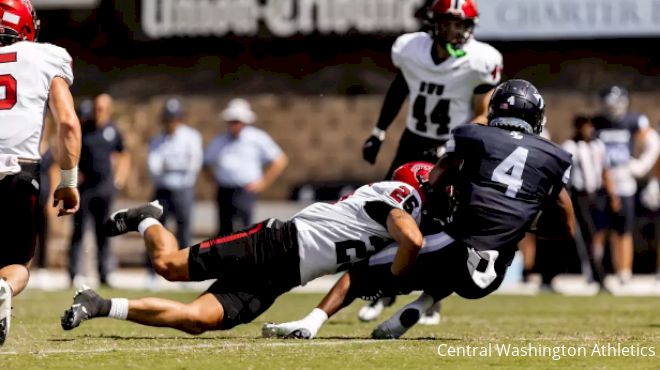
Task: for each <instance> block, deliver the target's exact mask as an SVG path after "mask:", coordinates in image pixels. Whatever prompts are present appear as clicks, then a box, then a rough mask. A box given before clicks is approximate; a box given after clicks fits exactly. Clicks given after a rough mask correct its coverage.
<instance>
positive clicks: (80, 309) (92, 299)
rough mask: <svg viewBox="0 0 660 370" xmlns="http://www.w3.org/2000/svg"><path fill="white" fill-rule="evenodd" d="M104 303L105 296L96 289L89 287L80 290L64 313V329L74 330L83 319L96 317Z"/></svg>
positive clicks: (62, 321) (62, 322)
mask: <svg viewBox="0 0 660 370" xmlns="http://www.w3.org/2000/svg"><path fill="white" fill-rule="evenodd" d="M102 304H103V298H101V296H100V295H98V293H96V292H95V291H93V290H91V289H89V288H86V289H84V290H79V291H78V292H76V295H75V296H74V297H73V304H72V305H71V307H69V309H68V310H66V311H64V315H62V319H61V324H62V329H64V330H72V329H74V328H77V327H78V326H79V325H80V323H82V322H83V321H85V320H89V319H91V318H94V317H96V316H97V315H98V313H99V310H100V309H101V305H102Z"/></svg>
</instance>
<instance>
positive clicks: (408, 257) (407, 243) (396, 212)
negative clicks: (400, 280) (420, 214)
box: [387, 208, 424, 276]
mask: <svg viewBox="0 0 660 370" xmlns="http://www.w3.org/2000/svg"><path fill="white" fill-rule="evenodd" d="M387 231H388V232H389V233H390V235H391V236H392V239H394V240H396V242H397V243H399V248H398V249H397V252H396V257H395V258H394V263H393V264H392V274H393V275H394V276H401V275H403V274H405V273H406V272H407V271H408V270H409V269H410V267H411V266H412V264H413V263H414V262H415V260H416V259H417V256H418V255H419V250H420V249H422V246H423V245H424V237H423V236H422V232H421V231H420V230H419V227H418V226H417V223H416V222H415V219H413V218H412V216H410V215H409V214H408V213H406V212H405V211H404V210H401V209H398V208H394V209H392V210H391V211H390V214H389V216H388V217H387Z"/></svg>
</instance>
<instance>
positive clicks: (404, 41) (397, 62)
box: [391, 33, 420, 69]
mask: <svg viewBox="0 0 660 370" xmlns="http://www.w3.org/2000/svg"><path fill="white" fill-rule="evenodd" d="M419 35H420V34H419V33H407V34H405V35H401V36H399V37H398V38H397V39H396V41H394V44H393V45H392V51H391V57H392V64H394V66H395V67H397V68H399V69H401V68H402V67H403V66H404V64H405V59H406V56H407V55H408V54H409V53H410V47H408V46H409V45H411V44H415V43H414V42H413V40H419Z"/></svg>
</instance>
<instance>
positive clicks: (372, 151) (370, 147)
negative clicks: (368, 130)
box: [362, 135, 383, 164]
mask: <svg viewBox="0 0 660 370" xmlns="http://www.w3.org/2000/svg"><path fill="white" fill-rule="evenodd" d="M382 143H383V141H382V140H381V139H380V138H378V137H376V136H374V135H371V136H369V138H368V139H367V141H365V142H364V145H363V146H362V158H364V160H365V161H367V162H369V163H371V164H374V163H376V157H377V156H378V151H379V150H380V145H381V144H382Z"/></svg>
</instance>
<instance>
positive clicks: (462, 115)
mask: <svg viewBox="0 0 660 370" xmlns="http://www.w3.org/2000/svg"><path fill="white" fill-rule="evenodd" d="M428 3H429V7H428V8H427V12H426V13H427V14H425V15H426V16H427V17H428V22H429V24H430V26H431V27H430V28H431V32H414V33H408V34H405V35H402V36H400V37H399V38H398V39H397V40H396V42H395V43H394V45H393V46H392V62H393V63H394V65H395V66H396V67H397V68H398V69H399V72H398V74H397V76H396V78H395V79H394V81H393V82H392V85H391V86H390V88H389V90H388V92H387V95H386V97H385V101H384V103H383V108H382V109H381V113H380V117H379V119H378V123H377V124H376V127H375V128H374V130H373V132H372V134H371V136H370V137H369V138H368V139H367V141H366V142H365V144H364V148H363V157H364V159H365V160H366V161H368V162H369V163H372V164H373V163H375V161H376V156H377V155H378V152H379V149H380V146H381V144H382V142H383V140H384V139H385V131H386V130H387V128H388V127H389V126H390V125H391V124H392V122H393V121H394V119H395V118H396V116H397V115H398V114H399V111H400V109H401V106H402V105H403V102H404V101H405V100H406V99H408V101H409V103H410V104H409V107H410V109H409V111H408V113H407V118H406V130H405V131H404V133H403V136H401V139H400V142H399V148H398V149H397V152H396V156H395V158H394V161H393V162H392V164H391V166H390V170H389V171H388V174H387V175H386V177H385V178H389V176H390V175H391V174H392V171H394V170H395V169H396V168H397V167H399V166H400V165H402V164H404V163H408V162H411V161H427V162H432V163H435V162H436V161H437V160H438V152H439V150H440V148H441V147H442V146H444V144H445V143H446V142H447V140H448V139H449V133H450V132H451V130H453V129H454V128H455V127H458V126H459V125H464V124H469V123H480V124H485V123H486V122H487V114H488V101H489V99H490V96H491V94H492V92H493V89H494V88H495V86H496V85H497V84H498V82H499V81H500V78H501V72H502V55H501V54H500V53H499V52H498V51H497V50H496V49H495V48H493V47H492V46H490V45H488V44H486V43H483V42H480V41H477V40H476V39H475V38H474V37H473V31H474V28H475V27H476V26H477V23H478V17H479V12H478V10H477V5H476V3H475V2H474V1H473V0H434V1H428ZM392 301H393V299H392V298H383V299H381V300H378V301H376V302H373V303H372V304H371V305H369V306H366V307H364V308H363V309H362V310H361V311H360V315H359V317H360V319H361V320H363V321H371V320H375V319H376V318H377V317H378V315H380V313H381V311H382V310H383V308H384V307H385V306H387V305H390V304H391V303H392ZM439 321H440V314H439V312H438V309H437V308H435V309H433V310H430V311H429V315H428V316H425V317H423V318H422V322H423V323H426V324H436V323H439Z"/></svg>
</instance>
